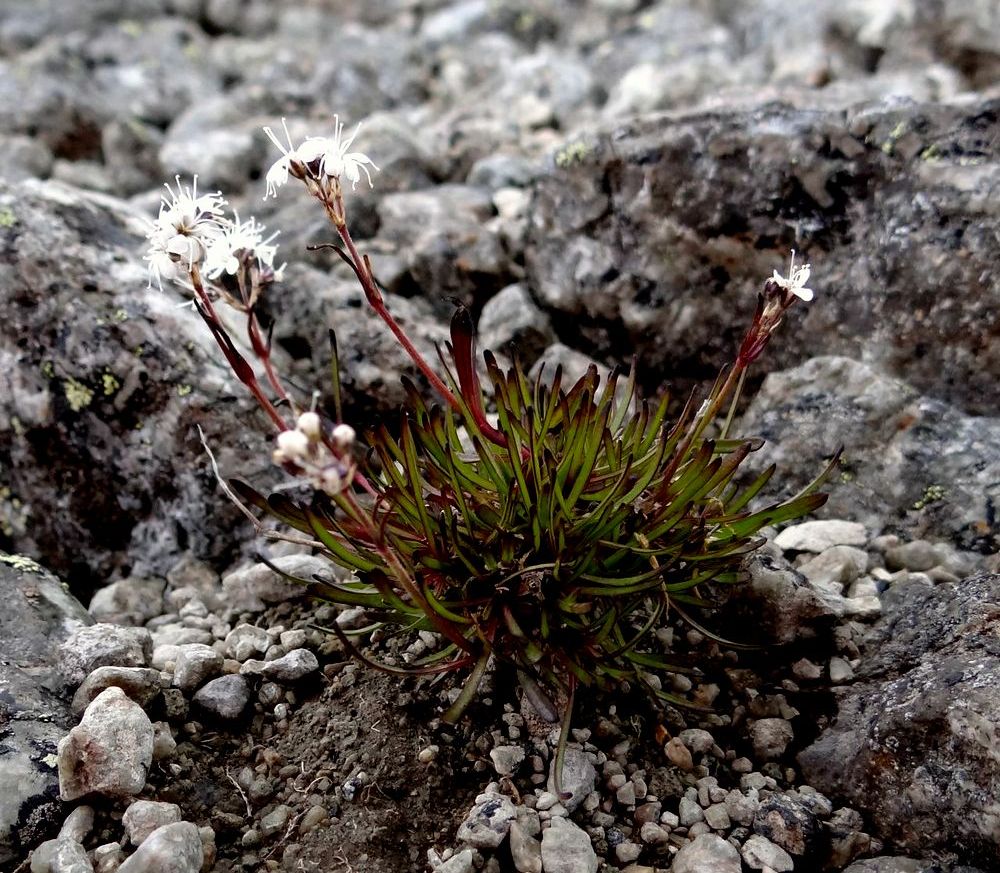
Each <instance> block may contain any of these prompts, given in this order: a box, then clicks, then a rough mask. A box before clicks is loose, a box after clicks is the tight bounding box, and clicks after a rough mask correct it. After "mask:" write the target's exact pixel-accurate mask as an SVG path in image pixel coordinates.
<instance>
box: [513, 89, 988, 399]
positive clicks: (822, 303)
mask: <svg viewBox="0 0 1000 873" xmlns="http://www.w3.org/2000/svg"><path fill="white" fill-rule="evenodd" d="M997 107H998V104H997V102H996V100H993V101H989V100H981V101H978V102H977V101H974V100H970V101H966V102H964V103H962V104H959V105H946V106H942V105H933V104H913V103H908V102H898V101H897V102H896V103H893V102H891V101H889V102H885V103H881V104H877V105H874V106H872V105H867V106H861V107H857V108H854V109H848V110H838V111H818V110H815V109H799V108H795V107H793V106H791V105H786V104H782V103H779V102H771V103H766V104H764V105H759V106H756V107H754V108H750V109H747V110H736V111H733V110H732V109H728V108H726V107H716V108H713V109H710V110H705V111H699V112H689V113H686V114H685V113H678V114H673V115H662V116H654V117H646V118H641V119H638V120H634V121H630V122H627V123H623V124H619V125H617V126H615V127H613V128H608V129H607V131H605V132H600V133H598V134H596V135H594V136H590V137H587V138H585V139H584V140H582V141H580V142H579V143H571V144H570V145H569V146H567V148H566V149H565V150H563V151H559V152H556V154H555V160H554V162H553V163H554V166H553V167H552V169H551V170H550V172H549V174H548V175H547V176H546V177H543V178H542V179H541V180H540V182H539V184H538V186H537V189H536V193H535V198H534V201H533V206H532V212H531V217H530V221H529V230H528V239H527V241H526V249H525V261H526V266H527V273H528V282H529V284H530V286H531V287H532V289H533V290H534V291H535V292H536V294H537V297H538V299H539V300H540V302H541V303H542V304H543V306H546V307H547V308H549V309H550V310H553V311H554V312H556V313H559V314H560V315H562V316H563V317H564V318H570V319H576V324H577V325H578V328H577V329H578V330H579V332H580V333H581V334H582V335H584V336H585V337H587V338H588V339H590V340H592V341H593V342H594V343H595V346H596V348H595V349H594V351H595V352H596V353H597V354H598V356H604V357H611V358H613V357H619V358H627V357H629V356H631V355H632V354H633V353H638V355H639V358H640V360H642V361H643V364H644V367H645V368H646V373H647V378H648V379H649V381H650V382H653V383H654V384H655V383H656V381H657V379H656V377H657V376H659V375H660V374H661V373H663V372H666V371H677V370H681V369H683V368H685V367H686V368H688V371H690V369H691V368H692V367H700V368H705V367H706V366H708V367H709V368H710V369H712V370H714V369H716V368H718V367H719V366H721V365H722V364H723V363H726V362H729V361H731V360H732V356H733V354H734V352H735V349H736V348H737V346H738V344H739V341H740V338H741V336H742V332H743V331H744V329H745V326H746V324H747V323H748V320H749V317H750V315H751V313H752V311H753V308H754V305H755V302H756V294H757V291H758V290H759V287H760V285H761V283H762V281H763V279H765V278H766V277H768V276H770V274H771V271H772V270H773V269H775V268H782V267H783V266H785V265H786V264H787V260H788V250H789V249H791V248H796V249H799V250H800V256H801V257H804V258H805V260H807V261H812V262H813V280H814V281H813V282H812V283H811V284H812V287H814V288H815V289H817V292H818V293H817V299H816V301H815V303H813V304H811V305H810V306H809V307H808V309H807V308H805V307H799V308H797V309H796V310H793V311H792V312H790V313H789V315H788V317H787V318H786V324H785V325H783V327H782V328H781V334H780V335H779V337H778V338H777V339H776V340H775V341H773V342H772V344H771V347H770V348H768V350H767V351H766V352H765V354H764V356H763V357H762V359H761V360H760V362H759V364H758V366H757V368H756V370H755V372H757V373H760V372H762V371H766V370H771V369H781V368H783V367H787V366H789V365H791V364H796V363H799V362H801V361H802V360H804V359H805V358H806V357H808V356H811V355H816V354H848V355H858V356H861V355H864V357H865V358H866V359H868V360H871V361H872V362H873V363H876V364H879V365H881V366H882V367H884V368H885V369H886V370H888V371H889V372H890V373H896V374H904V373H905V375H906V378H907V379H908V380H909V381H911V382H912V383H913V384H914V385H916V387H917V388H918V389H919V390H920V391H921V392H922V393H925V394H927V395H928V396H931V397H935V398H938V399H945V398H947V400H948V401H949V402H950V403H953V404H955V405H956V406H958V407H959V408H963V409H965V410H967V411H969V412H975V413H985V414H989V413H990V411H991V410H993V409H995V408H996V406H997V404H998V401H1000V389H998V387H997V382H996V380H995V379H994V378H993V374H994V373H995V372H997V371H998V370H1000V346H998V345H997V343H996V342H994V341H993V333H992V331H993V327H992V324H993V319H992V317H991V313H993V312H995V311H996V309H997V306H998V304H1000V274H998V273H997V271H996V269H995V251H996V240H997V233H998V230H1000V206H998V205H997V204H998V202H1000V201H998V200H997V198H996V197H995V196H994V194H995V191H996V189H997V186H998V184H1000V161H998V155H1000V146H998V144H997V143H996V142H995V141H994V140H991V139H989V138H988V137H984V136H983V130H984V129H985V128H988V127H989V126H990V125H991V124H992V120H995V117H996V113H997ZM971 155H975V159H974V160H969V156H971ZM990 192H993V194H991V193H990ZM931 216H933V219H931Z"/></svg>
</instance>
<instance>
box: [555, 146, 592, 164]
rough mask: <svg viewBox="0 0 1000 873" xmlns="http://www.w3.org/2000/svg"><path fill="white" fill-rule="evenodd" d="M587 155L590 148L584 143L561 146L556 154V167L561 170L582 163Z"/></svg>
mask: <svg viewBox="0 0 1000 873" xmlns="http://www.w3.org/2000/svg"><path fill="white" fill-rule="evenodd" d="M589 154H590V146H588V145H587V144H586V143H585V142H571V143H569V145H565V146H563V147H562V148H561V149H559V151H557V152H556V156H555V162H556V166H557V167H559V168H561V169H566V167H572V166H573V164H580V163H583V161H584V160H586V158H587V156H588V155H589Z"/></svg>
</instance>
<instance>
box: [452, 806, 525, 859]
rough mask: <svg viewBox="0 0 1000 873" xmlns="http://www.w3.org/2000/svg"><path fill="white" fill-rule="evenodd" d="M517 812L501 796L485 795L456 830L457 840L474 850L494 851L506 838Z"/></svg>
mask: <svg viewBox="0 0 1000 873" xmlns="http://www.w3.org/2000/svg"><path fill="white" fill-rule="evenodd" d="M516 817H517V810H516V809H515V808H514V804H513V803H511V802H510V799H509V798H507V797H505V796H504V795H502V794H487V795H486V797H485V798H484V799H483V800H482V801H480V802H479V803H477V804H476V805H475V806H474V807H473V808H472V810H471V811H470V812H469V814H468V815H467V816H466V818H465V821H463V822H462V824H461V825H460V826H459V828H458V839H459V840H461V841H462V842H465V843H468V844H469V845H470V846H472V847H473V848H474V849H495V848H497V846H499V845H500V844H501V843H502V842H503V841H504V839H506V837H507V833H508V832H509V831H510V825H511V822H512V821H514V819H515V818H516Z"/></svg>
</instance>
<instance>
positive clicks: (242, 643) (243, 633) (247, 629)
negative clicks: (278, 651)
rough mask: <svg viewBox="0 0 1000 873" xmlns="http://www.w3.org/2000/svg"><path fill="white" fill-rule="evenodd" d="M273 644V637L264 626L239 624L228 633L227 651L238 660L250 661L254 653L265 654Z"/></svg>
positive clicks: (226, 640)
mask: <svg viewBox="0 0 1000 873" xmlns="http://www.w3.org/2000/svg"><path fill="white" fill-rule="evenodd" d="M270 645H271V638H270V637H269V636H268V633H267V631H266V630H264V628H262V627H255V626H254V625H252V624H238V625H236V627H234V628H233V629H232V630H231V631H230V632H229V633H228V634H226V639H225V647H226V652H227V653H228V654H229V655H230V656H231V657H232V658H235V659H236V660H237V661H239V662H240V663H242V662H243V661H249V660H250V659H251V658H252V657H253V656H254V655H263V654H264V652H266V651H267V647H268V646H270Z"/></svg>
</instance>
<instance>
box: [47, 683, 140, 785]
mask: <svg viewBox="0 0 1000 873" xmlns="http://www.w3.org/2000/svg"><path fill="white" fill-rule="evenodd" d="M57 760H58V769H59V794H60V797H61V798H62V799H63V800H66V801H69V800H76V799H77V798H78V797H83V796H84V795H86V794H104V795H107V796H110V797H129V796H132V795H135V794H138V793H139V792H140V791H142V788H143V786H144V785H145V784H146V774H147V773H148V772H149V767H150V765H151V764H152V762H153V725H152V723H151V722H150V720H149V717H148V716H147V715H146V713H145V712H143V710H142V707H141V706H139V705H138V704H137V703H135V702H134V701H132V700H129V698H128V697H127V696H126V695H125V692H124V691H122V690H121V689H120V688H116V687H111V688H107V689H105V690H104V691H102V692H101V693H100V694H98V695H97V697H96V698H94V700H93V701H92V702H91V704H90V705H89V706H88V707H87V709H86V711H85V712H84V714H83V719H82V720H81V721H80V724H79V725H77V726H76V727H75V728H73V729H72V730H71V731H70V732H69V734H67V735H66V736H65V737H63V739H61V740H60V741H59V746H58V753H57Z"/></svg>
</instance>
